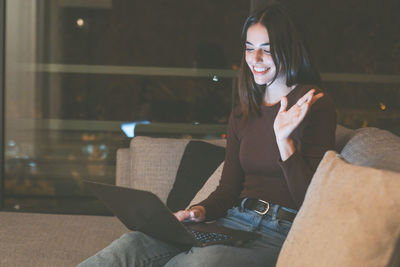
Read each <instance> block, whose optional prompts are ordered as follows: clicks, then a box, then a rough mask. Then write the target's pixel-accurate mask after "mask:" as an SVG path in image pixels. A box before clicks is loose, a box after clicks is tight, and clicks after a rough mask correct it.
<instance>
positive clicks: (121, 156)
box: [115, 148, 131, 187]
mask: <svg viewBox="0 0 400 267" xmlns="http://www.w3.org/2000/svg"><path fill="white" fill-rule="evenodd" d="M130 173H131V154H130V150H129V148H120V149H118V150H117V168H116V178H115V184H116V185H118V186H124V187H131V183H130V178H129V177H130Z"/></svg>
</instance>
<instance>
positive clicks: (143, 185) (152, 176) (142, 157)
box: [130, 136, 189, 203]
mask: <svg viewBox="0 0 400 267" xmlns="http://www.w3.org/2000/svg"><path fill="white" fill-rule="evenodd" d="M188 142H189V140H188V139H172V138H151V137H144V136H138V137H135V138H133V139H132V141H131V146H130V148H131V175H130V185H131V186H132V187H133V188H136V189H140V190H146V191H150V192H153V193H154V194H156V195H157V196H158V197H159V198H160V199H161V200H162V201H163V202H164V203H165V202H166V201H167V198H168V194H169V191H171V189H172V186H173V185H174V181H175V176H176V172H177V171H178V167H179V163H180V161H181V159H182V155H183V151H184V150H185V147H186V145H187V143H188Z"/></svg>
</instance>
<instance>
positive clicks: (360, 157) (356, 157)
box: [340, 127, 400, 172]
mask: <svg viewBox="0 0 400 267" xmlns="http://www.w3.org/2000/svg"><path fill="white" fill-rule="evenodd" d="M340 154H341V155H342V156H343V158H344V159H345V160H346V161H347V162H349V163H351V164H354V165H361V166H369V167H374V168H377V169H384V170H391V171H395V172H400V164H398V162H399V158H400V137H399V136H397V135H395V134H393V133H391V132H389V131H386V130H382V129H378V128H374V127H367V128H361V129H357V130H356V133H355V135H354V136H353V137H352V138H351V139H350V141H348V142H347V144H346V146H345V147H344V148H343V150H342V152H341V153H340Z"/></svg>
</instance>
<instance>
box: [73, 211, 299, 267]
mask: <svg viewBox="0 0 400 267" xmlns="http://www.w3.org/2000/svg"><path fill="white" fill-rule="evenodd" d="M279 208H283V209H285V210H287V211H292V212H295V211H293V210H289V209H286V208H284V207H280V206H278V205H274V204H272V205H271V209H273V210H274V213H273V215H272V216H270V215H259V214H257V213H256V212H254V211H252V210H247V209H244V208H243V207H242V206H239V207H234V208H232V209H230V210H228V212H227V215H226V216H225V217H223V218H220V219H218V220H217V221H218V222H219V223H221V224H222V225H224V226H226V227H230V228H233V229H238V230H245V231H252V232H256V233H259V234H260V237H258V238H257V239H255V240H252V241H248V242H246V243H244V244H243V245H241V246H239V247H237V246H236V247H234V246H226V245H212V246H207V247H193V248H191V249H190V250H186V251H184V250H182V249H181V248H178V247H176V246H174V245H172V244H168V243H166V242H164V241H161V240H158V239H155V238H152V237H149V236H147V235H146V234H143V233H141V232H129V233H126V234H124V235H123V236H122V237H121V238H119V239H117V240H115V241H114V242H112V243H111V244H110V245H109V246H108V247H106V248H105V249H103V250H101V251H100V252H98V253H97V254H95V255H94V256H92V257H90V258H88V259H87V260H85V261H84V262H82V263H81V264H79V265H78V266H79V267H84V266H146V267H147V266H167V267H171V266H174V267H175V266H185V267H186V266H202V267H204V266H218V267H223V266H275V263H276V260H277V258H278V255H279V251H280V249H281V247H282V244H283V242H284V241H285V239H286V236H287V234H288V232H289V230H290V227H291V225H292V224H291V222H288V221H284V220H279V219H277V218H276V212H277V211H278V209H279Z"/></svg>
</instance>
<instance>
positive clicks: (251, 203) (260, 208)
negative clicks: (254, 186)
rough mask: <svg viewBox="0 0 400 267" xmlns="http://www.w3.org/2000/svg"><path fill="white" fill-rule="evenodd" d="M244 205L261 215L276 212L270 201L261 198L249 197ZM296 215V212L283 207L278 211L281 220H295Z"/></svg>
mask: <svg viewBox="0 0 400 267" xmlns="http://www.w3.org/2000/svg"><path fill="white" fill-rule="evenodd" d="M243 207H244V208H246V209H249V210H253V211H254V212H256V213H258V214H260V215H265V214H267V215H269V216H271V217H272V216H273V213H274V210H273V208H272V207H271V203H268V202H266V201H264V200H261V199H255V198H248V199H246V201H245V202H244V204H243ZM295 217H296V214H295V213H293V212H290V211H286V210H283V209H282V208H279V209H278V212H277V213H276V218H277V219H279V220H285V221H289V222H293V220H294V218H295Z"/></svg>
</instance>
